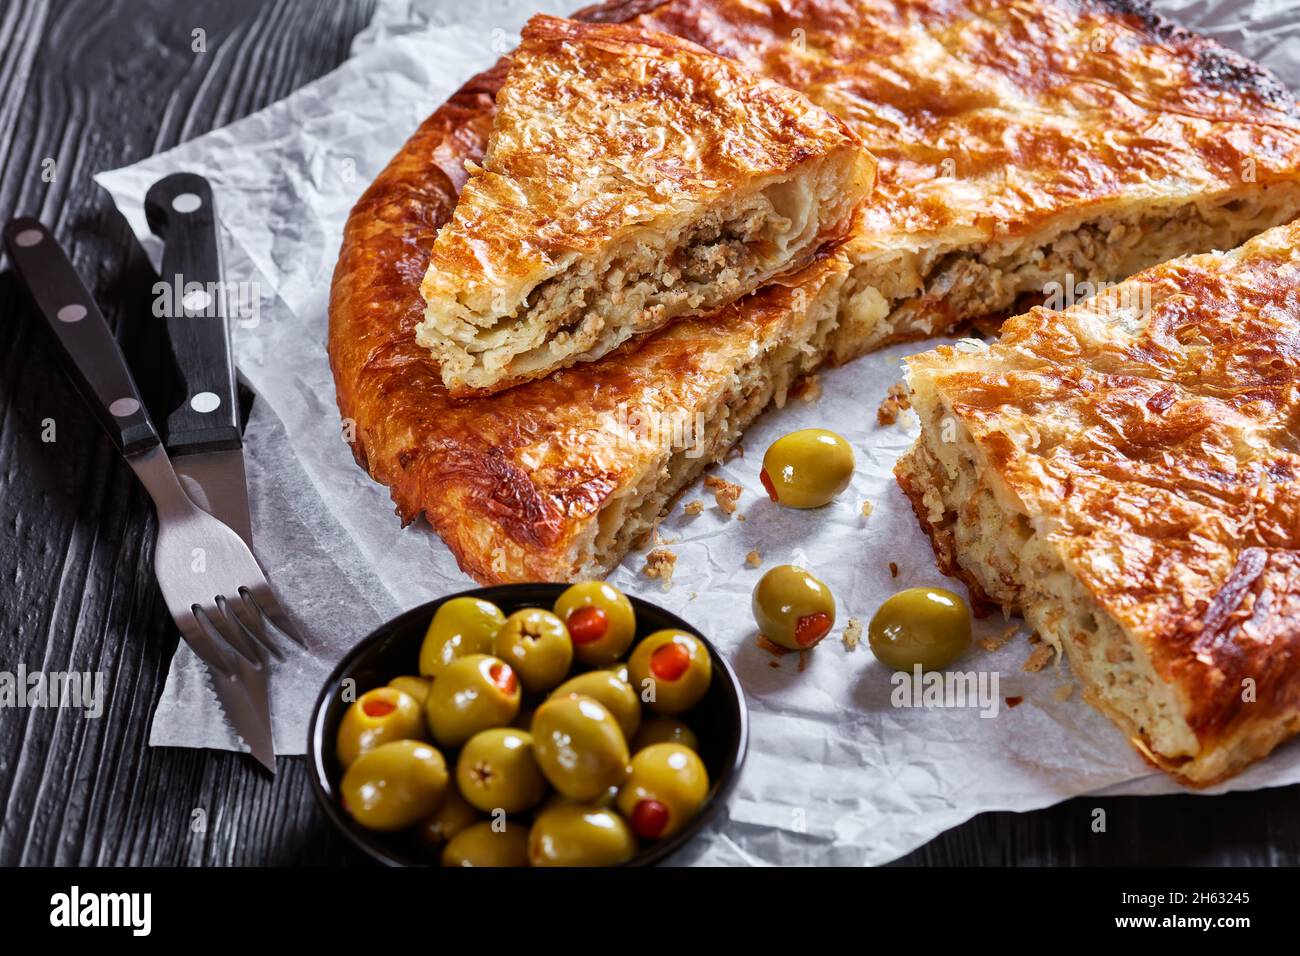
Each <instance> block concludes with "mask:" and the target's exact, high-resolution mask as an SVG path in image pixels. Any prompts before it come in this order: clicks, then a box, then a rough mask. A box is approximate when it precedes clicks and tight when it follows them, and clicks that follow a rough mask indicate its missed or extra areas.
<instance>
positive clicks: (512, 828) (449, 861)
mask: <svg viewBox="0 0 1300 956" xmlns="http://www.w3.org/2000/svg"><path fill="white" fill-rule="evenodd" d="M442 865H443V866H527V865H528V831H527V830H526V829H525V828H524V827H522V826H520V825H519V824H518V823H507V822H506V821H504V820H503V821H501V822H500V823H494V822H493V821H491V820H484V821H483V822H482V823H475V824H474V825H473V826H468V827H466V828H465V829H463V830H461V831H460V832H459V833H457V834H456V835H455V836H454V837H452V838H451V840H450V841H448V843H447V846H446V848H445V849H444V850H443V851H442Z"/></svg>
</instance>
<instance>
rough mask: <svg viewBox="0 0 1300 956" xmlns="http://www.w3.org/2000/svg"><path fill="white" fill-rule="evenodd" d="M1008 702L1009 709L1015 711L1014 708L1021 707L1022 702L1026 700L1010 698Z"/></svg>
mask: <svg viewBox="0 0 1300 956" xmlns="http://www.w3.org/2000/svg"><path fill="white" fill-rule="evenodd" d="M1006 700H1007V706H1008V707H1011V708H1013V709H1014V708H1016V707H1019V706H1020V704H1021V702H1022V701H1023V700H1024V698H1023V697H1008V698H1007V699H1006Z"/></svg>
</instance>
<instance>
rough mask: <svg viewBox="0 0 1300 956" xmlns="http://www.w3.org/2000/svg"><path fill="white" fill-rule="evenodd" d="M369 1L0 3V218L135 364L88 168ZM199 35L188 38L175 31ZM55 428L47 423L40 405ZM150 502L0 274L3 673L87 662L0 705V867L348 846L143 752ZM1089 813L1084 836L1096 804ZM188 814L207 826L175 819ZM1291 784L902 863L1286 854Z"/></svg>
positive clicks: (152, 671)
mask: <svg viewBox="0 0 1300 956" xmlns="http://www.w3.org/2000/svg"><path fill="white" fill-rule="evenodd" d="M372 9H373V0H355V2H343V0H339V2H322V0H275V2H266V0H192V2H187V3H177V2H175V0H64V2H49V0H5V2H4V3H3V4H0V157H2V160H0V161H2V163H3V165H2V166H0V221H7V220H8V219H9V218H10V217H11V216H14V215H19V214H28V215H34V216H38V217H39V218H40V219H42V220H43V221H44V222H45V223H46V224H48V225H49V226H51V227H52V228H53V229H54V231H55V233H56V234H57V236H58V237H59V239H60V240H61V241H62V242H63V243H64V245H65V246H66V247H67V248H68V249H69V250H70V251H71V252H72V253H73V255H74V261H75V263H76V265H77V268H78V269H79V271H80V272H81V275H82V277H83V278H84V279H85V281H86V282H87V283H88V284H89V285H90V287H91V289H92V291H93V292H94V293H95V294H96V297H97V298H98V300H99V302H100V304H101V306H102V307H103V309H104V312H105V315H106V316H107V317H108V320H109V322H110V323H111V324H113V325H114V326H115V327H116V328H117V329H118V334H119V336H120V338H121V339H122V341H123V343H124V346H125V348H126V351H127V354H128V357H129V358H130V360H131V361H132V363H133V365H134V366H135V367H136V368H137V370H138V371H139V372H140V374H141V377H142V378H144V377H148V370H150V369H152V368H156V367H157V365H158V361H159V357H158V354H157V352H158V342H157V339H156V338H154V337H151V336H150V335H147V334H142V328H141V326H142V324H143V323H142V317H144V316H147V315H149V302H150V297H151V293H150V286H151V285H152V283H153V282H154V281H155V280H154V276H153V275H152V273H151V271H150V267H149V265H148V263H147V261H146V260H145V259H144V256H143V253H142V252H140V250H139V249H138V248H137V247H136V244H135V242H134V240H133V238H132V236H131V233H130V232H129V230H128V229H127V227H126V224H125V223H124V222H123V221H122V220H121V218H120V217H119V216H118V215H117V213H116V212H115V210H114V209H113V207H112V205H111V203H110V202H109V200H108V198H107V196H106V195H105V194H104V193H103V192H102V190H100V189H99V187H97V186H96V185H95V184H94V183H93V182H92V181H91V176H92V175H93V174H94V173H95V172H97V171H99V170H104V169H112V168H115V167H118V166H122V165H124V164H127V163H131V162H134V161H136V160H139V159H142V158H143V157H145V156H148V155H150V154H151V153H155V152H158V151H159V150H162V149H165V148H167V147H170V146H173V145H175V144H176V143H179V142H181V141H183V140H186V139H190V138H193V137H195V136H197V135H199V134H201V133H203V132H205V131H207V130H210V129H213V128H215V127H218V126H222V125H225V124H226V123H229V122H231V121H232V120H235V119H238V118H239V117H241V116H244V115H246V114H248V113H251V112H253V111H255V110H258V109H260V108H262V107H264V106H266V105H267V104H269V103H271V102H273V101H275V100H277V99H280V98H281V97H283V96H285V95H286V94H288V93H289V92H290V91H292V90H293V89H295V88H296V87H298V86H301V85H302V84H304V83H307V82H309V81H310V80H312V79H314V78H316V77H318V76H320V75H322V74H324V73H326V72H327V71H329V70H331V69H333V68H334V67H335V66H336V65H338V64H339V63H340V62H341V61H342V60H343V59H344V58H345V57H346V55H347V51H348V45H349V43H350V42H351V40H352V37H353V36H354V35H355V34H356V33H357V32H358V31H359V30H361V29H362V28H363V27H364V26H365V24H366V23H367V21H368V20H369V18H370V15H371V12H372ZM200 29H201V30H203V31H204V33H205V37H206V45H207V52H206V53H195V52H193V51H192V49H191V45H192V42H193V31H195V30H200ZM51 421H52V422H53V423H54V429H55V431H54V437H55V440H54V441H52V442H51V441H44V440H43V433H47V426H48V423H49V422H51ZM154 530H155V527H154V519H153V514H152V510H151V508H150V505H149V501H148V499H147V497H146V496H145V493H144V491H143V489H142V488H141V487H140V485H139V484H138V483H137V482H136V480H135V478H134V476H133V475H132V474H131V472H130V471H129V470H128V469H127V468H126V466H125V465H124V464H123V463H122V461H121V460H120V459H119V458H118V456H117V454H116V452H115V451H114V450H113V448H112V446H111V445H110V444H109V443H108V441H107V440H106V439H105V438H104V437H103V435H102V434H101V432H100V431H99V429H98V426H97V425H96V424H95V422H94V421H93V420H92V418H91V417H90V416H89V415H88V414H87V413H86V411H85V410H84V408H83V406H82V404H81V403H80V400H79V399H78V398H77V396H76V395H75V393H74V392H73V391H72V390H71V388H70V386H69V385H68V384H67V383H66V381H65V379H64V378H63V376H62V374H61V373H60V371H59V369H58V367H57V365H56V362H55V356H54V353H53V350H52V347H51V345H50V343H49V340H48V333H47V332H46V331H45V329H43V328H42V327H41V326H40V325H39V324H38V322H37V321H36V320H35V318H34V317H33V316H32V315H31V313H30V312H29V310H28V308H27V307H26V305H25V304H24V303H23V302H22V299H21V297H20V291H19V289H18V287H17V283H16V280H15V278H14V276H13V273H12V271H11V270H9V268H8V264H7V263H5V267H4V272H3V273H2V274H0V671H9V672H14V671H15V670H16V669H17V667H18V664H19V662H20V661H21V662H24V663H25V665H26V667H27V668H28V669H29V670H35V669H43V670H47V671H103V672H104V673H105V675H106V682H107V689H108V698H107V706H106V709H105V712H104V714H103V716H102V717H100V718H99V719H85V718H83V717H82V716H81V715H80V713H79V712H77V711H75V710H69V709H62V710H61V709H43V710H42V709H21V710H20V709H0V811H2V812H0V863H3V864H8V865H13V864H81V865H139V864H154V865H176V864H319V863H339V862H348V861H351V860H354V859H355V857H353V856H352V855H351V854H350V852H349V851H348V849H347V848H346V847H345V846H344V845H343V844H342V843H341V841H340V839H338V838H336V837H335V836H334V835H333V834H332V833H331V832H330V831H329V830H328V829H327V828H326V826H325V823H324V820H323V818H322V817H321V816H320V814H319V813H318V811H317V810H316V808H315V806H314V805H313V802H312V797H311V794H310V793H309V791H308V782H307V769H306V765H305V763H304V761H303V760H302V759H301V758H281V759H280V761H279V773H278V774H277V776H276V778H275V780H274V781H271V780H268V779H267V778H266V777H265V776H264V775H262V774H259V773H258V772H256V771H255V770H254V769H253V768H252V767H251V765H250V763H249V761H248V760H247V759H246V758H242V757H239V756H236V755H234V754H228V753H218V752H212V751H196V750H178V749H151V748H149V747H148V746H147V740H148V733H149V722H150V719H151V716H152V714H153V709H154V706H155V703H156V702H157V699H158V695H159V693H160V691H161V689H162V685H163V681H164V678H165V676H166V672H167V664H168V661H169V660H170V658H171V655H172V651H173V649H174V648H175V647H176V641H177V633H176V629H175V627H174V625H173V624H172V622H171V619H170V618H169V617H168V616H167V613H166V609H165V608H164V606H163V603H162V600H161V597H160V596H159V594H158V591H157V588H156V586H155V584H154V580H153V574H152V569H151V554H152V551H153V540H154ZM1097 806H1102V807H1104V808H1105V809H1106V811H1107V829H1106V832H1105V833H1094V832H1093V830H1092V826H1091V824H1092V819H1093V813H1092V811H1093V809H1094V807H1097ZM196 810H202V811H203V816H204V817H206V826H205V827H196V826H194V825H193V824H194V821H195V820H196V819H198V818H199V817H198V816H197V815H196V814H195V811H196ZM1298 810H1300V787H1288V788H1285V789H1277V790H1270V791H1261V792H1256V793H1248V794H1237V795H1231V796H1223V797H1214V798H1209V797H1197V796H1191V795H1188V796H1173V797H1163V798H1145V799H1136V798H1130V799H1112V800H1104V801H1102V800H1097V799H1095V798H1094V799H1078V800H1072V801H1069V802H1068V803H1065V804H1062V805H1060V806H1057V807H1054V808H1052V809H1049V810H1044V811H1040V812H1037V813H1026V814H1013V813H988V814H984V815H982V816H980V817H977V818H976V819H974V820H972V821H971V822H969V823H967V824H966V825H964V826H961V827H958V828H956V829H955V830H952V831H950V832H948V833H946V834H944V835H943V836H941V837H940V838H938V839H936V840H935V841H933V842H932V843H930V844H929V845H927V846H925V847H923V848H921V849H920V850H918V851H916V852H915V853H913V854H911V855H910V856H908V857H906V858H905V860H904V861H903V862H906V863H917V864H1008V863H1018V864H1055V865H1067V864H1086V863H1171V864H1181V863H1188V864H1266V863H1268V864H1272V863H1291V864H1294V863H1297V862H1300V814H1298V813H1297V811H1298Z"/></svg>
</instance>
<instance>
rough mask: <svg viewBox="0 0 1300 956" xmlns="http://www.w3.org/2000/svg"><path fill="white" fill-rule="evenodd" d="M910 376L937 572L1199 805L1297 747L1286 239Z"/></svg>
mask: <svg viewBox="0 0 1300 956" xmlns="http://www.w3.org/2000/svg"><path fill="white" fill-rule="evenodd" d="M907 368H908V380H909V382H910V384H911V387H912V392H913V397H912V407H913V408H914V409H915V410H916V411H917V414H918V415H919V416H920V418H921V422H922V433H921V437H920V438H919V440H918V441H917V443H916V445H915V446H914V447H913V448H912V450H911V451H910V452H908V454H907V455H906V456H904V457H903V458H902V459H901V460H900V461H899V463H898V465H897V468H896V474H897V476H898V481H899V484H901V485H902V487H903V489H904V491H906V493H907V495H908V497H909V498H910V499H911V501H912V506H913V508H914V509H915V511H916V514H917V516H918V517H919V518H920V520H921V524H922V526H923V527H924V528H925V530H926V533H927V534H928V535H929V536H930V539H931V541H932V542H933V544H934V548H935V552H936V553H937V554H938V556H939V562H940V565H941V567H942V568H943V569H944V570H945V571H947V572H948V573H951V574H956V575H958V576H959V577H961V578H962V579H964V580H965V581H966V582H967V583H968V584H969V585H970V586H971V589H972V592H973V593H974V594H975V595H976V596H977V597H978V598H983V599H985V600H988V601H991V602H996V603H998V604H1001V605H1002V606H1003V607H1005V608H1008V609H1019V610H1020V611H1021V612H1022V613H1023V614H1024V616H1025V619H1026V620H1027V621H1028V622H1029V623H1030V624H1031V625H1033V627H1034V628H1035V629H1036V630H1037V631H1038V633H1039V634H1040V635H1042V637H1043V638H1044V639H1045V640H1046V641H1048V642H1050V643H1051V644H1052V645H1054V646H1055V647H1057V648H1058V649H1061V650H1063V651H1064V652H1065V654H1066V656H1067V657H1068V658H1069V662H1070V667H1071V669H1072V670H1073V671H1074V673H1075V675H1076V676H1077V677H1079V678H1080V679H1081V680H1082V682H1083V684H1084V686H1085V688H1086V693H1087V698H1088V700H1090V701H1091V702H1092V703H1093V704H1094V705H1095V706H1096V707H1097V708H1098V709H1100V710H1101V711H1102V712H1103V713H1105V714H1106V715H1107V716H1108V717H1110V718H1111V719H1112V720H1113V721H1114V722H1115V723H1116V724H1117V725H1118V726H1119V727H1120V729H1121V730H1122V731H1123V732H1124V733H1125V734H1126V735H1127V736H1128V737H1129V738H1130V739H1131V740H1132V742H1133V744H1134V746H1136V747H1137V748H1138V750H1139V751H1140V752H1141V753H1142V754H1144V755H1145V756H1146V757H1147V758H1148V759H1149V760H1150V761H1151V762H1153V763H1154V764H1156V765H1157V766H1158V767H1160V768H1161V769H1163V770H1166V771H1168V772H1170V773H1171V774H1174V775H1175V776H1177V777H1179V778H1181V779H1183V780H1184V781H1186V782H1188V783H1191V784H1196V785H1203V784H1209V783H1213V782H1215V781H1217V780H1220V779H1222V778H1224V777H1226V776H1229V775H1231V774H1233V773H1236V772H1237V771H1239V770H1240V769H1241V768H1242V767H1244V766H1245V765H1246V764H1248V763H1250V762H1251V761H1253V760H1257V759H1259V758H1261V757H1263V756H1265V755H1266V754H1268V752H1269V751H1270V750H1272V749H1273V747H1274V746H1276V745H1277V744H1278V743H1279V742H1280V741H1282V740H1284V739H1285V738H1287V737H1288V736H1290V735H1291V734H1294V733H1295V732H1296V731H1297V730H1300V221H1297V222H1294V223H1292V224H1290V225H1288V226H1280V227H1278V228H1276V229H1272V230H1269V231H1268V232H1265V233H1263V234H1262V235H1260V236H1258V237H1257V238H1255V239H1252V240H1251V241H1249V242H1247V243H1246V244H1245V245H1243V246H1241V247H1240V248H1238V249H1236V250H1234V251H1232V252H1228V253H1214V254H1208V255H1200V256H1194V257H1191V258H1186V259H1175V260H1173V261H1171V262H1167V263H1164V264H1162V265H1158V266H1154V267H1152V268H1150V269H1148V270H1146V271H1144V272H1141V273H1139V274H1138V275H1136V276H1134V277H1133V278H1132V279H1130V280H1128V281H1126V282H1124V283H1122V284H1120V285H1119V286H1116V287H1113V288H1110V289H1108V290H1106V291H1104V292H1103V293H1101V294H1099V295H1098V296H1096V297H1095V298H1093V299H1091V300H1089V301H1087V302H1084V303H1082V304H1080V305H1076V306H1074V307H1073V308H1070V309H1067V310H1066V311H1063V312H1061V311H1054V310H1050V309H1046V308H1036V309H1033V310H1032V311H1030V312H1028V313H1027V314H1025V315H1022V316H1019V317H1017V318H1014V319H1010V320H1008V321H1007V322H1006V324H1004V325H1003V327H1002V334H1001V337H1000V338H999V339H998V341H997V342H996V344H993V345H991V346H986V345H984V344H983V343H977V342H972V341H969V340H968V341H963V342H962V343H959V344H958V345H957V346H953V347H947V346H945V347H942V348H938V349H935V350H934V351H931V352H926V353H925V354H923V355H918V356H915V357H913V358H911V359H909V360H908V363H907Z"/></svg>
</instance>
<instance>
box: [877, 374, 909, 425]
mask: <svg viewBox="0 0 1300 956" xmlns="http://www.w3.org/2000/svg"><path fill="white" fill-rule="evenodd" d="M911 407H912V400H911V398H910V397H909V396H908V394H907V386H906V385H904V384H903V383H902V382H895V383H894V384H893V385H891V386H889V394H888V395H886V396H885V400H884V401H883V402H881V403H880V408H878V409H876V421H877V422H879V423H880V424H881V425H892V424H894V423H895V422H896V421H898V416H899V414H900V413H901V412H902V411H903V410H904V409H908V408H911Z"/></svg>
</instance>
